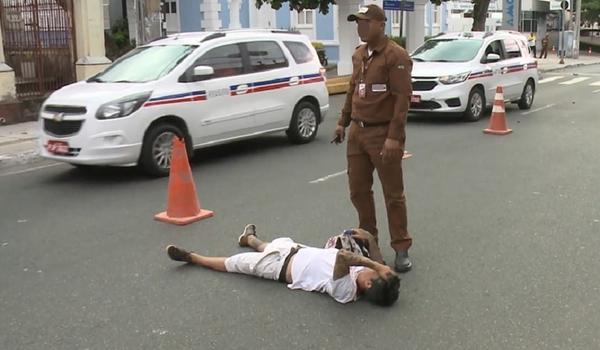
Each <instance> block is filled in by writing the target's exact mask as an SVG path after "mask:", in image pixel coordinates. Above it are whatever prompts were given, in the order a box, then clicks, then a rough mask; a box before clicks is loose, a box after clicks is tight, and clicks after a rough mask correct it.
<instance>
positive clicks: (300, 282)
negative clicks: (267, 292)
mask: <svg viewBox="0 0 600 350" xmlns="http://www.w3.org/2000/svg"><path fill="white" fill-rule="evenodd" d="M337 253H338V250H337V249H335V248H331V249H321V248H311V247H306V248H302V249H300V250H299V251H298V253H296V255H295V256H294V260H293V262H292V281H293V282H292V283H291V284H289V285H288V288H290V289H302V290H305V291H308V292H320V293H327V294H329V295H330V296H331V297H332V298H333V299H335V300H336V301H338V302H340V303H349V302H351V301H355V300H356V299H357V294H358V293H357V292H358V287H357V286H356V278H357V277H358V273H359V272H360V271H361V270H362V269H364V267H362V266H351V267H350V273H349V274H348V275H346V276H344V277H342V278H339V279H337V280H335V281H334V280H333V267H334V265H335V259H336V257H337Z"/></svg>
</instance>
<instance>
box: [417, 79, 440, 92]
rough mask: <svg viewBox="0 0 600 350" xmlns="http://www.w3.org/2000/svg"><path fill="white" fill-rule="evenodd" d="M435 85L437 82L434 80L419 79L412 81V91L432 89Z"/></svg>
mask: <svg viewBox="0 0 600 350" xmlns="http://www.w3.org/2000/svg"><path fill="white" fill-rule="evenodd" d="M436 86H437V83H436V82H435V81H427V80H421V81H414V82H413V83H412V88H413V91H430V90H433V88H435V87H436Z"/></svg>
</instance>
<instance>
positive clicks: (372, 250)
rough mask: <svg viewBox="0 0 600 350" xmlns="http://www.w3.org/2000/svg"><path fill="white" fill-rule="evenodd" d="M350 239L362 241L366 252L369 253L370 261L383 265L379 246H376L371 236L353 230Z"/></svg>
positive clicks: (367, 233) (364, 232)
mask: <svg viewBox="0 0 600 350" xmlns="http://www.w3.org/2000/svg"><path fill="white" fill-rule="evenodd" d="M352 237H354V239H356V240H360V241H362V242H363V243H364V244H365V245H366V246H367V250H368V251H369V255H370V257H371V260H374V261H377V262H378V263H380V264H383V255H382V254H381V250H380V249H379V244H377V241H376V240H375V237H373V235H372V234H370V233H369V232H368V231H365V230H363V229H360V228H357V229H354V232H353V233H352Z"/></svg>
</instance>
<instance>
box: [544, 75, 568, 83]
mask: <svg viewBox="0 0 600 350" xmlns="http://www.w3.org/2000/svg"><path fill="white" fill-rule="evenodd" d="M562 78H564V77H563V76H556V77H550V78H546V79H542V80H540V81H538V84H546V83H549V82H551V81H555V80H558V79H562Z"/></svg>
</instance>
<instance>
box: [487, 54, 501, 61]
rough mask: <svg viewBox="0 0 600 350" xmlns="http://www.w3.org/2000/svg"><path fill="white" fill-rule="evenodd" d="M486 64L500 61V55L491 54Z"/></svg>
mask: <svg viewBox="0 0 600 350" xmlns="http://www.w3.org/2000/svg"><path fill="white" fill-rule="evenodd" d="M485 61H486V62H498V61H500V55H498V54H497V53H489V54H488V55H487V56H486V58H485Z"/></svg>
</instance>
